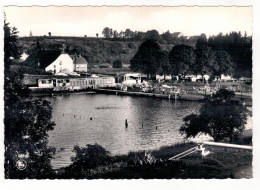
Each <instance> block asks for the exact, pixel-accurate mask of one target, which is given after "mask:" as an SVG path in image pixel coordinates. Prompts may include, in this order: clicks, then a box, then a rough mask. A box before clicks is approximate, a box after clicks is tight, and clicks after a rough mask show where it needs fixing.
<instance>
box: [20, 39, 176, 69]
mask: <svg viewBox="0 0 260 190" xmlns="http://www.w3.org/2000/svg"><path fill="white" fill-rule="evenodd" d="M37 39H38V41H39V44H40V46H41V48H42V49H60V50H61V49H62V46H63V44H65V45H66V50H67V51H68V50H70V51H71V50H73V49H74V48H75V49H76V50H77V51H78V52H79V53H80V54H81V55H82V56H83V57H85V58H86V60H87V61H88V62H89V64H90V65H98V64H104V63H109V64H112V63H113V61H115V60H121V61H123V63H124V64H129V63H130V59H131V58H132V57H133V56H134V55H135V53H136V51H137V49H138V47H139V45H140V44H141V41H137V42H136V41H127V40H125V41H111V40H106V39H102V38H79V37H39V38H37V37H27V38H20V39H19V43H20V46H21V47H22V49H23V51H25V52H27V53H29V54H30V53H31V52H32V51H33V50H34V49H35V48H36V46H37ZM171 47H172V46H171V45H163V47H162V48H163V49H168V50H170V49H171Z"/></svg>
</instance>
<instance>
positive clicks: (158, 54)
mask: <svg viewBox="0 0 260 190" xmlns="http://www.w3.org/2000/svg"><path fill="white" fill-rule="evenodd" d="M130 63H131V65H130V68H131V69H132V70H133V71H141V72H143V73H145V74H147V75H148V76H153V75H155V74H165V75H174V76H177V75H181V76H185V75H187V74H200V75H206V74H207V75H210V76H221V74H224V75H232V74H233V72H234V64H233V62H232V59H231V57H230V56H229V54H228V53H227V52H226V51H223V50H221V51H214V50H213V49H212V48H211V47H208V46H207V45H206V44H200V45H198V46H197V48H193V47H191V46H187V45H183V44H182V45H176V46H174V47H173V48H172V50H171V51H170V52H165V51H163V50H162V49H161V47H160V46H159V44H158V42H156V41H155V40H154V39H149V40H145V41H144V42H143V43H142V44H141V45H140V47H139V48H138V51H137V53H136V54H135V56H134V57H133V58H132V59H131V61H130Z"/></svg>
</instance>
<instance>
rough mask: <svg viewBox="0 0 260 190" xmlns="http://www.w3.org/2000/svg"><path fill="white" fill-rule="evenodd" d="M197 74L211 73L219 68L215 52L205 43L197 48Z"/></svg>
mask: <svg viewBox="0 0 260 190" xmlns="http://www.w3.org/2000/svg"><path fill="white" fill-rule="evenodd" d="M195 52H196V64H195V66H194V72H195V74H201V75H202V76H204V75H206V74H207V75H211V74H212V73H213V71H214V70H218V69H219V68H218V64H217V61H216V55H215V52H214V51H213V50H212V49H211V48H210V47H207V46H205V45H201V46H199V47H198V48H197V49H196V50H195Z"/></svg>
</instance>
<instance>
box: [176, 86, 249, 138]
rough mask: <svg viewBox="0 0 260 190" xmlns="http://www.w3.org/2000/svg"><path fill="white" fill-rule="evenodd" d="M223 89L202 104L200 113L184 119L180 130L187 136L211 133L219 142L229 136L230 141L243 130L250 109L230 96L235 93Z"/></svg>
mask: <svg viewBox="0 0 260 190" xmlns="http://www.w3.org/2000/svg"><path fill="white" fill-rule="evenodd" d="M227 91H228V90H222V91H221V92H219V93H217V95H216V96H214V99H213V100H211V101H208V102H206V103H205V104H204V105H202V107H201V109H200V111H199V114H191V115H188V116H186V117H185V118H184V119H183V122H184V124H183V125H182V126H181V128H180V131H181V133H182V134H185V136H186V138H190V137H195V136H197V135H198V134H201V133H203V134H207V135H210V136H211V137H212V138H213V139H214V141H216V142H219V141H221V140H223V139H224V138H229V140H230V142H232V141H233V140H234V137H235V136H236V135H239V134H241V133H242V132H243V130H244V128H245V124H246V121H247V116H248V113H249V111H248V109H247V108H246V107H245V106H243V105H242V104H240V103H239V102H236V101H232V100H230V98H231V97H232V96H234V93H230V92H227Z"/></svg>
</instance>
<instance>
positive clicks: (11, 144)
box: [4, 22, 55, 178]
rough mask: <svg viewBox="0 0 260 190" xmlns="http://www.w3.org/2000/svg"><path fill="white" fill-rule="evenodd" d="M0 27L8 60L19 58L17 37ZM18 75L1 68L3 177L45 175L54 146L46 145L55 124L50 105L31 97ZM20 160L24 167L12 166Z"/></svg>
mask: <svg viewBox="0 0 260 190" xmlns="http://www.w3.org/2000/svg"><path fill="white" fill-rule="evenodd" d="M5 23H6V22H5ZM4 30H5V37H4V38H5V48H6V50H5V52H7V53H6V54H5V60H7V62H8V60H10V57H11V56H14V57H19V51H17V49H18V47H17V36H15V37H14V36H12V34H13V33H12V31H13V29H11V28H10V27H8V24H6V25H5V26H4ZM15 31H16V30H15ZM17 33H18V32H15V35H16V34H17ZM10 44H11V45H10ZM7 47H8V48H7ZM5 64H6V62H5ZM22 77H23V73H21V72H11V71H10V70H9V69H8V68H7V69H5V78H4V79H5V81H4V102H5V104H4V111H5V113H4V114H5V118H4V125H5V130H4V133H5V136H4V144H5V163H4V166H5V177H6V178H44V177H45V178H46V177H47V176H46V175H47V174H48V172H50V171H51V165H50V158H51V157H52V155H53V154H54V152H55V148H53V147H49V146H48V131H49V130H52V129H53V126H54V125H55V124H54V123H53V122H52V121H51V117H52V108H51V106H50V103H49V102H48V101H46V100H41V99H32V97H31V96H30V93H29V91H28V88H26V87H25V86H24V85H23V84H22V83H21V81H22V79H23V78H22ZM21 160H23V163H27V167H26V168H23V169H24V170H19V167H16V164H17V163H18V162H19V161H21Z"/></svg>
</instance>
